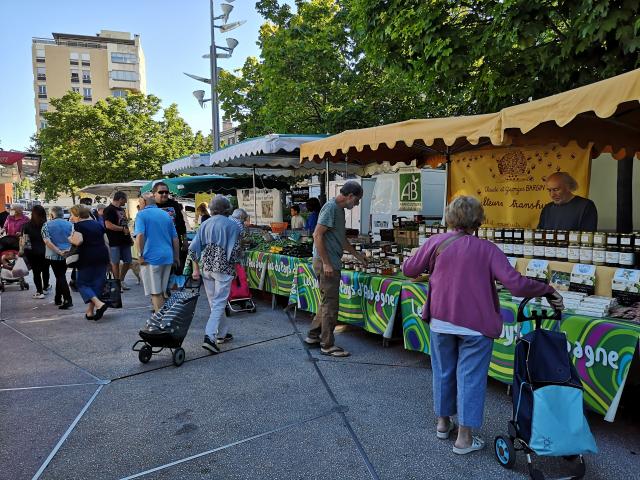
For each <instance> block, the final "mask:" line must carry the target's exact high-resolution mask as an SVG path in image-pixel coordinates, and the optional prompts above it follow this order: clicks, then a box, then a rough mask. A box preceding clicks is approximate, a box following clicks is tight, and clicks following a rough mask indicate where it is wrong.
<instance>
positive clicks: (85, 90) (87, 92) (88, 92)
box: [82, 88, 91, 100]
mask: <svg viewBox="0 0 640 480" xmlns="http://www.w3.org/2000/svg"><path fill="white" fill-rule="evenodd" d="M82 95H83V96H84V99H85V100H91V89H90V88H83V89H82Z"/></svg>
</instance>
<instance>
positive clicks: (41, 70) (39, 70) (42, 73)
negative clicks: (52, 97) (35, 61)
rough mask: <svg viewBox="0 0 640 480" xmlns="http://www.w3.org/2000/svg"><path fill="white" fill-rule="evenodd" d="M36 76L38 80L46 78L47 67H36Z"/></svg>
mask: <svg viewBox="0 0 640 480" xmlns="http://www.w3.org/2000/svg"><path fill="white" fill-rule="evenodd" d="M36 72H37V75H36V76H37V78H38V80H46V79H47V69H46V68H45V67H37V68H36Z"/></svg>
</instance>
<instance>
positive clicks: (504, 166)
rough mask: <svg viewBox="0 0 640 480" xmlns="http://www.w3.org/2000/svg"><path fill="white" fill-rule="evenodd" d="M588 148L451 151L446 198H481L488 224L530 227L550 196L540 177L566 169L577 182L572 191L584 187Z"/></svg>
mask: <svg viewBox="0 0 640 480" xmlns="http://www.w3.org/2000/svg"><path fill="white" fill-rule="evenodd" d="M590 151H591V145H589V146H588V148H581V147H580V146H579V145H577V144H576V143H574V142H571V143H569V144H568V145H566V146H561V145H557V144H552V145H537V146H528V147H497V148H495V147H492V148H488V149H482V150H474V151H470V152H464V153H459V154H455V155H452V156H451V170H450V174H449V200H451V199H452V198H453V197H455V196H457V195H471V196H473V197H476V198H477V199H478V200H480V202H481V203H482V206H483V208H484V212H485V216H486V220H485V225H486V226H490V227H515V228H535V227H536V226H537V225H538V220H539V218H540V212H541V211H542V208H543V207H544V206H545V205H546V204H547V203H549V202H550V201H551V199H550V198H549V194H548V192H547V189H546V184H545V182H546V179H547V177H548V176H549V175H551V174H552V173H554V172H567V173H568V174H569V175H571V176H572V177H573V178H575V179H576V181H577V182H578V189H577V190H576V191H575V192H574V193H575V194H576V195H580V196H582V197H586V196H587V194H588V192H589V175H590V165H591V162H590Z"/></svg>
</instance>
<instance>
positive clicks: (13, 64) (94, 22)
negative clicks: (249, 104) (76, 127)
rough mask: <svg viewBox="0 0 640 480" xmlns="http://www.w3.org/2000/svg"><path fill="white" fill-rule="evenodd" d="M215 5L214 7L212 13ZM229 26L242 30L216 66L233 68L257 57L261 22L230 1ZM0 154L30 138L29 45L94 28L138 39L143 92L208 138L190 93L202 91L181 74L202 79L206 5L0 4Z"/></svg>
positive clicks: (248, 7)
mask: <svg viewBox="0 0 640 480" xmlns="http://www.w3.org/2000/svg"><path fill="white" fill-rule="evenodd" d="M220 3H222V0H215V8H216V12H217V14H219V13H220V10H219V6H220ZM233 6H234V10H233V12H232V13H231V16H230V19H229V21H230V22H233V21H236V20H247V23H245V24H244V25H242V26H241V27H239V28H237V29H236V30H234V31H233V32H229V33H227V34H226V35H218V34H216V43H217V44H219V45H226V43H225V42H224V38H225V37H227V36H231V37H234V38H236V39H238V40H239V41H240V44H239V45H238V47H237V48H236V50H235V52H234V54H233V57H232V58H231V59H226V60H220V61H219V62H218V66H220V67H223V68H226V69H234V68H239V67H241V66H242V64H243V63H244V60H245V59H246V58H247V56H258V54H259V50H258V47H257V45H256V40H257V38H258V29H259V27H260V25H261V24H262V23H263V19H262V17H260V15H259V14H258V13H257V12H256V11H255V1H253V0H236V1H235V2H233ZM0 19H2V20H3V21H2V28H1V29H0V72H2V75H1V76H0V142H1V143H0V148H2V149H16V150H21V149H23V148H26V147H27V146H28V145H29V137H30V136H31V135H32V134H33V133H34V132H35V123H34V115H35V111H34V103H33V72H32V69H31V38H32V37H45V38H51V33H52V32H61V33H76V34H83V35H95V34H96V33H98V32H99V31H100V30H101V29H104V30H119V31H125V32H131V33H138V34H140V37H141V40H142V47H143V49H144V53H145V57H146V66H147V91H148V92H147V93H152V94H154V95H156V96H158V97H160V98H161V99H162V102H163V106H165V107H166V106H168V105H169V104H171V103H176V104H178V108H179V110H180V113H181V115H182V116H183V118H184V119H185V120H186V121H187V122H188V123H189V125H190V126H191V128H193V129H194V131H195V130H202V131H203V132H205V133H207V134H208V133H209V131H210V130H211V111H210V110H209V108H210V107H209V105H208V104H207V106H206V107H205V109H204V110H202V109H201V108H200V106H199V105H198V103H197V101H196V99H195V98H194V97H193V95H192V92H193V90H198V89H201V88H205V89H206V85H205V84H203V83H200V82H197V81H195V80H192V79H190V78H188V77H186V76H185V75H184V74H183V73H182V72H189V73H194V74H196V75H200V76H203V77H208V76H209V63H208V62H209V61H208V60H205V59H203V58H202V54H204V53H207V52H208V49H209V43H210V33H209V27H208V19H209V1H208V0H103V1H100V2H98V1H95V0H0Z"/></svg>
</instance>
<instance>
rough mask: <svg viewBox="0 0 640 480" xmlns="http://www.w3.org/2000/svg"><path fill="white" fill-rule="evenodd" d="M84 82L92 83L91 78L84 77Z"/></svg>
mask: <svg viewBox="0 0 640 480" xmlns="http://www.w3.org/2000/svg"><path fill="white" fill-rule="evenodd" d="M82 83H91V79H90V78H83V79H82Z"/></svg>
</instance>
